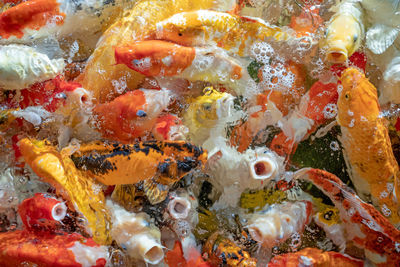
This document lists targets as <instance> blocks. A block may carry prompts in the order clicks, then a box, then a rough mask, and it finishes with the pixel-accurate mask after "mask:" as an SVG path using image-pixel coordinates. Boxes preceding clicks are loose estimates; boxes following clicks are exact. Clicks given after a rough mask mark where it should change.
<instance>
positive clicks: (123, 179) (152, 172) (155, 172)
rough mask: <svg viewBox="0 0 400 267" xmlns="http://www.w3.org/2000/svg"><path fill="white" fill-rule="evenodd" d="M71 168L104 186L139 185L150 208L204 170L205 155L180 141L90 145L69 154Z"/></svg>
mask: <svg viewBox="0 0 400 267" xmlns="http://www.w3.org/2000/svg"><path fill="white" fill-rule="evenodd" d="M71 159H72V161H73V162H74V163H75V166H76V167H77V168H78V169H80V170H82V171H84V172H85V173H87V174H88V175H89V176H91V177H94V178H96V179H97V180H98V181H100V182H102V183H103V184H106V185H118V184H136V183H138V182H141V181H143V187H144V191H145V194H146V196H147V197H148V199H149V200H150V202H151V203H152V204H156V203H159V202H161V201H163V200H164V199H165V198H166V197H167V194H168V191H169V187H170V186H171V185H172V184H174V183H175V182H177V181H179V180H180V179H181V178H182V177H183V176H185V175H186V174H188V173H189V172H191V171H193V170H194V169H196V168H198V167H201V166H204V165H205V163H206V161H207V152H206V151H204V150H203V149H202V148H200V147H197V146H194V145H192V144H190V143H187V142H184V141H145V142H140V143H136V144H129V145H122V144H117V143H115V144H106V143H93V144H88V145H81V146H80V148H79V150H78V151H77V152H75V153H74V154H72V156H71Z"/></svg>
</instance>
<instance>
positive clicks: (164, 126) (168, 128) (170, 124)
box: [152, 114, 189, 141]
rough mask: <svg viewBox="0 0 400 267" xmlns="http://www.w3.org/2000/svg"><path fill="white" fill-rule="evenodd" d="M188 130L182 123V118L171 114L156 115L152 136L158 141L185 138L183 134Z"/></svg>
mask: <svg viewBox="0 0 400 267" xmlns="http://www.w3.org/2000/svg"><path fill="white" fill-rule="evenodd" d="M188 132H189V129H188V128H187V127H186V126H185V125H183V124H182V120H181V119H180V118H179V117H177V116H175V115H172V114H166V115H163V116H161V117H158V118H157V120H156V124H155V126H154V128H153V130H152V133H153V135H154V137H155V138H156V139H157V140H160V141H164V140H170V141H177V140H185V139H186V137H185V136H186V134H187V133H188Z"/></svg>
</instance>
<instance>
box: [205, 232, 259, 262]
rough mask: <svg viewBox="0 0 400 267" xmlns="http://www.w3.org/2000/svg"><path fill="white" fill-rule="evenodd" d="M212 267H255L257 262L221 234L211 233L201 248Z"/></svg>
mask: <svg viewBox="0 0 400 267" xmlns="http://www.w3.org/2000/svg"><path fill="white" fill-rule="evenodd" d="M203 253H207V256H208V262H210V263H211V264H212V266H240V267H250V266H254V267H255V266H256V265H257V260H256V259H255V258H252V257H250V254H249V253H248V252H247V251H245V250H243V249H242V248H241V247H239V246H238V245H236V244H235V243H234V242H233V241H232V240H231V239H230V238H228V237H226V236H225V235H224V234H223V233H221V232H218V231H217V232H215V233H213V234H212V235H211V236H210V237H209V238H208V239H207V241H206V243H205V244H204V246H203Z"/></svg>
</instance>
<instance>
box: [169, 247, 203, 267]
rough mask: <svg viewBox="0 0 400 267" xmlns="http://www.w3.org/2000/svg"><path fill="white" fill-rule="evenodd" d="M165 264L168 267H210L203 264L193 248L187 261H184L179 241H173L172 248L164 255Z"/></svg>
mask: <svg viewBox="0 0 400 267" xmlns="http://www.w3.org/2000/svg"><path fill="white" fill-rule="evenodd" d="M165 263H166V264H168V266H170V267H173V266H179V267H211V265H210V264H209V263H208V262H205V261H204V260H203V258H202V257H201V255H200V253H199V252H198V251H197V250H196V249H195V248H193V247H192V248H191V250H190V252H189V259H188V260H186V259H185V257H184V256H183V249H182V243H181V242H179V241H175V245H174V248H173V249H172V250H170V251H168V252H167V253H165Z"/></svg>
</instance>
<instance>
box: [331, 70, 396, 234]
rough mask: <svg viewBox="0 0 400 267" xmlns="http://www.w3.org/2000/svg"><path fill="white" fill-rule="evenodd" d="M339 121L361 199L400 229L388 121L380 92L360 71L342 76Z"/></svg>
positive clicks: (349, 164)
mask: <svg viewBox="0 0 400 267" xmlns="http://www.w3.org/2000/svg"><path fill="white" fill-rule="evenodd" d="M341 82H342V86H343V89H342V91H341V92H340V94H339V100H338V117H337V121H338V123H339V125H340V126H341V131H342V137H341V138H340V141H341V143H342V145H343V148H344V152H345V153H344V155H345V159H346V164H347V167H348V170H349V174H350V178H351V180H352V182H353V184H354V186H355V188H356V190H357V193H358V194H359V195H360V196H361V198H362V199H364V200H366V201H368V200H372V203H373V204H374V205H375V206H376V207H377V208H379V210H380V211H381V212H382V214H384V216H385V217H387V218H388V219H389V220H390V221H391V222H392V223H393V224H394V225H395V226H400V216H399V203H398V200H397V196H399V193H400V190H399V189H400V188H399V186H400V184H399V180H398V179H399V166H398V164H397V161H396V159H395V157H394V155H393V151H392V146H391V142H390V138H389V133H388V128H387V121H386V119H385V118H383V117H382V116H381V115H380V106H379V103H378V95H377V90H376V88H375V86H374V85H373V84H371V83H370V82H369V81H368V79H367V78H366V77H365V75H364V74H363V73H361V72H360V71H359V70H358V69H355V68H348V69H346V70H345V71H344V72H343V73H342V77H341Z"/></svg>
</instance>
